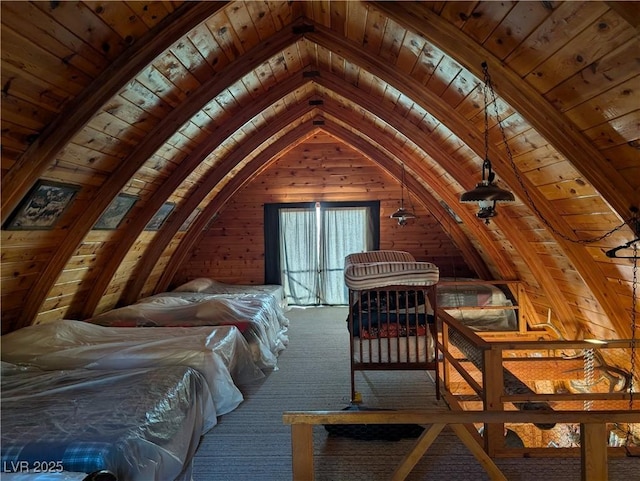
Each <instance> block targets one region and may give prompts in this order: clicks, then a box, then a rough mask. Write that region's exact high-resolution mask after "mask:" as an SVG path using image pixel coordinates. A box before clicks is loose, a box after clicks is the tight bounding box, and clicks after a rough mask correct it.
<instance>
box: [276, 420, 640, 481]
mask: <svg viewBox="0 0 640 481" xmlns="http://www.w3.org/2000/svg"><path fill="white" fill-rule="evenodd" d="M283 421H284V423H285V424H290V425H291V453H292V469H293V481H314V479H315V474H314V466H313V426H314V425H324V424H419V425H429V426H430V427H429V428H428V429H425V431H424V432H423V433H422V435H421V436H420V437H419V438H418V440H417V441H416V443H415V445H414V446H413V448H412V449H411V451H410V452H409V453H408V454H407V455H406V456H405V457H404V459H403V460H402V462H401V463H400V465H399V466H398V467H397V468H396V470H395V472H394V474H393V476H392V478H391V480H392V481H402V480H404V479H406V477H407V476H408V475H409V473H410V472H411V470H412V469H413V468H414V466H415V465H416V464H417V463H418V461H419V460H420V458H422V456H423V455H424V454H425V453H426V452H427V450H428V449H429V447H430V446H431V444H432V443H433V442H434V441H435V439H436V438H437V437H438V435H439V434H440V432H441V431H442V430H443V429H444V427H445V426H447V425H449V426H450V427H451V429H452V430H453V431H454V432H455V433H456V435H457V436H458V437H459V438H460V440H461V441H462V442H463V443H464V445H465V446H466V447H467V448H468V449H469V451H471V453H472V454H473V455H474V456H475V458H476V459H477V460H478V461H479V462H480V464H481V465H482V467H483V468H484V470H485V471H486V472H487V474H488V475H489V477H490V478H491V479H492V480H506V479H507V478H506V477H505V476H504V474H503V473H502V472H501V471H500V469H499V468H498V466H496V464H495V463H494V462H493V460H492V459H491V457H490V456H489V455H488V454H487V453H486V452H485V451H484V450H483V448H482V447H481V446H480V445H479V444H478V443H477V441H476V440H475V438H474V437H473V436H472V435H471V433H469V431H468V430H467V429H466V427H465V426H464V425H465V424H473V423H485V424H504V423H549V422H552V423H576V424H580V437H581V442H580V457H581V470H582V477H581V479H582V481H604V480H607V479H608V448H607V426H606V425H607V423H639V422H640V411H554V412H536V411H529V412H527V411H420V410H406V411H374V410H371V411H306V412H305V411H289V412H285V413H284V414H283ZM612 449H614V448H612ZM615 449H620V448H615ZM556 451H557V450H556ZM554 457H557V455H556V456H554Z"/></svg>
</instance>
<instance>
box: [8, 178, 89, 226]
mask: <svg viewBox="0 0 640 481" xmlns="http://www.w3.org/2000/svg"><path fill="white" fill-rule="evenodd" d="M79 190H80V186H79V185H73V184H64V183H61V182H53V181H48V180H38V181H37V182H36V184H35V185H34V186H33V187H32V188H31V190H30V191H29V193H28V194H27V195H26V196H25V197H24V198H23V199H22V201H21V202H20V204H18V207H16V209H15V210H14V211H13V213H12V214H11V216H10V217H9V218H8V219H7V221H6V223H5V225H4V226H3V228H4V229H5V230H51V229H53V228H54V227H55V225H56V224H57V222H58V221H59V220H60V218H61V217H62V215H63V214H64V213H65V211H66V210H67V209H68V208H69V206H70V205H71V203H72V201H73V199H74V198H75V196H76V194H77V193H78V191H79Z"/></svg>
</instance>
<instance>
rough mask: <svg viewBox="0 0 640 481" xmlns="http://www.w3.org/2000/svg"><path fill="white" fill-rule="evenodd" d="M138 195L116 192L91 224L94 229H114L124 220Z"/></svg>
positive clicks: (136, 200)
mask: <svg viewBox="0 0 640 481" xmlns="http://www.w3.org/2000/svg"><path fill="white" fill-rule="evenodd" d="M138 200H139V199H138V197H136V196H135V195H131V194H118V195H117V196H116V197H115V198H114V199H113V200H112V201H111V204H109V207H107V210H105V211H104V212H103V213H102V215H101V216H100V218H99V219H98V221H97V222H96V223H95V224H94V225H93V229H95V230H115V229H117V228H118V226H119V225H120V223H121V222H122V221H123V220H124V218H125V217H126V215H127V214H128V213H129V211H130V210H131V208H132V207H133V206H134V205H135V203H136V202H138Z"/></svg>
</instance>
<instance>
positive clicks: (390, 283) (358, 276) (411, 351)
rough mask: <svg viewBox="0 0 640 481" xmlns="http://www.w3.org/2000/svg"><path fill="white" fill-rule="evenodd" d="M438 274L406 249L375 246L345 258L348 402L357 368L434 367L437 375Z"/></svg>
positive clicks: (355, 396)
mask: <svg viewBox="0 0 640 481" xmlns="http://www.w3.org/2000/svg"><path fill="white" fill-rule="evenodd" d="M438 277H439V270H438V268H437V267H436V266H435V265H434V264H431V263H429V262H416V261H415V259H414V257H413V256H412V255H411V254H409V253H408V252H403V251H392V250H378V251H369V252H362V253H355V254H349V255H348V256H347V257H346V258H345V267H344V280H345V284H346V286H347V288H348V289H349V314H348V317H347V326H348V331H349V338H350V351H351V352H350V359H351V399H352V402H356V400H357V393H356V388H355V372H356V371H365V370H394V369H397V370H434V371H435V374H436V377H437V376H438V370H437V369H436V363H437V355H436V352H435V351H436V348H435V345H436V343H435V340H436V339H437V334H438V333H437V323H436V322H434V319H435V317H434V313H435V308H436V302H437V300H436V295H435V286H436V284H437V282H438ZM438 385H439V382H438V380H437V379H436V389H438V388H439V386H438ZM438 395H439V392H438Z"/></svg>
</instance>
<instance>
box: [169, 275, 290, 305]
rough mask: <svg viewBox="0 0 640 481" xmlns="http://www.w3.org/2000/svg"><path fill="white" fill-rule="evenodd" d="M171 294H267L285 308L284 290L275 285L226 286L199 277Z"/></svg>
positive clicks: (223, 283) (225, 284) (222, 283)
mask: <svg viewBox="0 0 640 481" xmlns="http://www.w3.org/2000/svg"><path fill="white" fill-rule="evenodd" d="M173 292H200V293H204V294H269V295H272V296H273V297H275V298H276V300H277V301H278V303H279V304H280V307H282V308H283V309H286V308H287V299H286V297H285V295H284V289H283V287H282V286H279V285H277V284H227V283H225V282H220V281H216V280H214V279H209V278H207V277H199V278H197V279H193V280H192V281H189V282H187V283H185V284H182V285H180V286H178V287H176V288H175V289H174V290H173Z"/></svg>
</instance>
